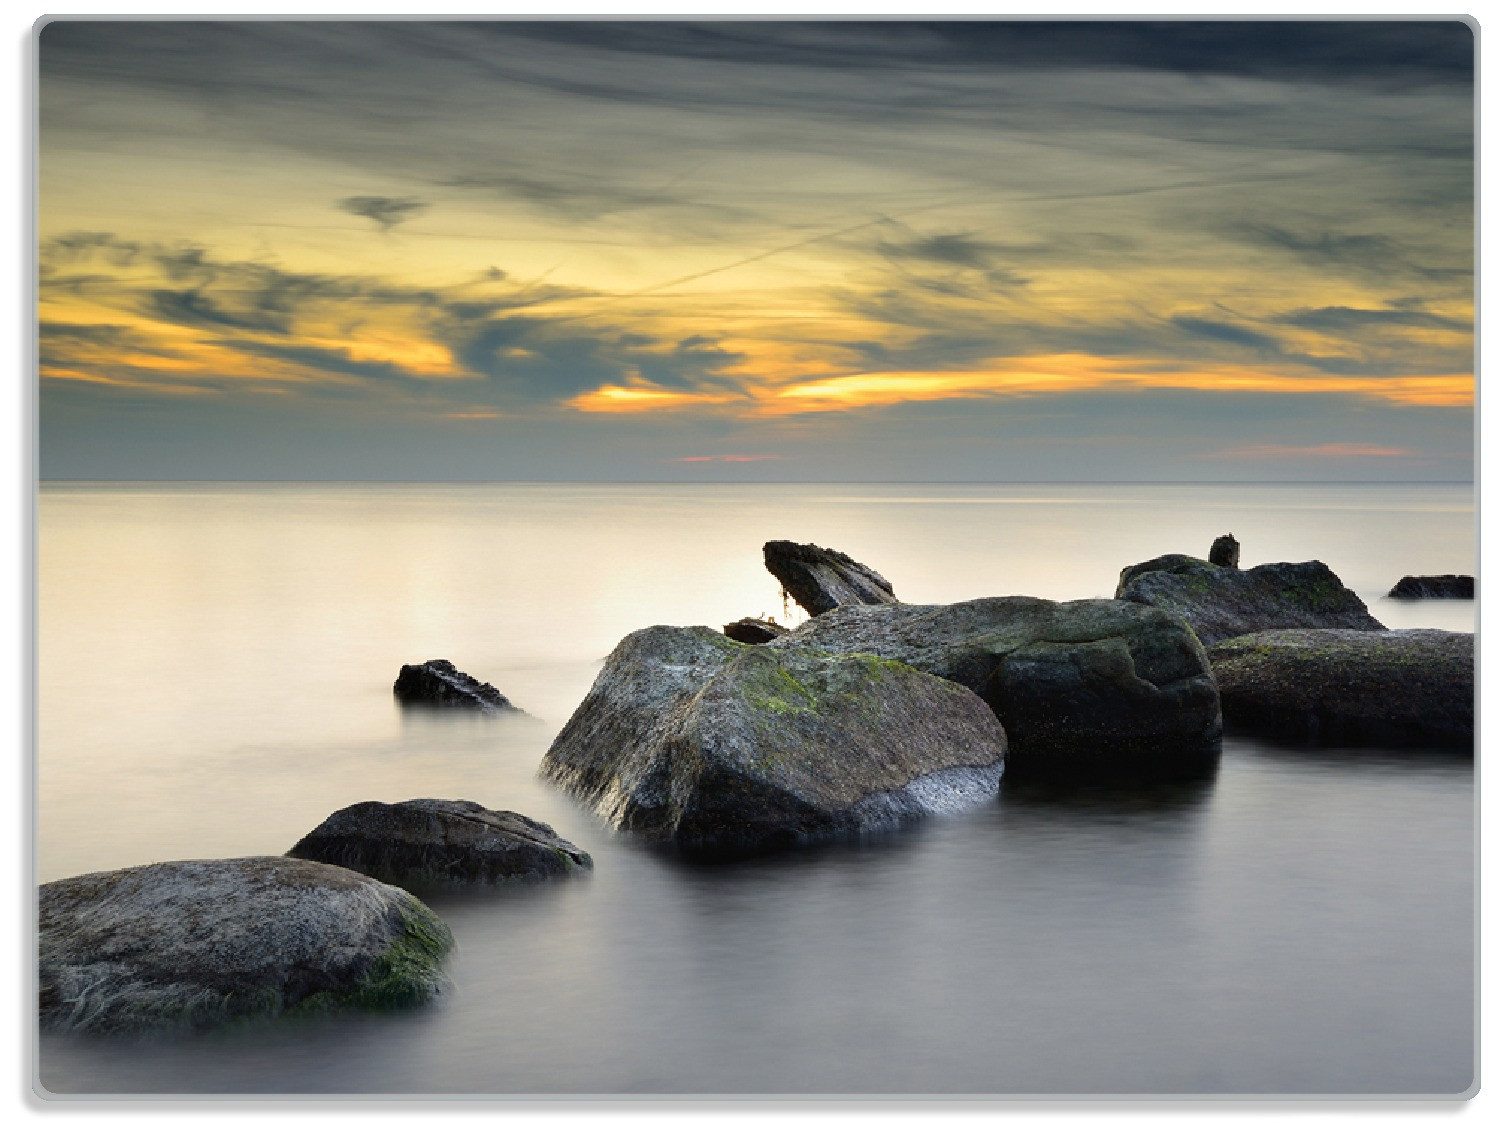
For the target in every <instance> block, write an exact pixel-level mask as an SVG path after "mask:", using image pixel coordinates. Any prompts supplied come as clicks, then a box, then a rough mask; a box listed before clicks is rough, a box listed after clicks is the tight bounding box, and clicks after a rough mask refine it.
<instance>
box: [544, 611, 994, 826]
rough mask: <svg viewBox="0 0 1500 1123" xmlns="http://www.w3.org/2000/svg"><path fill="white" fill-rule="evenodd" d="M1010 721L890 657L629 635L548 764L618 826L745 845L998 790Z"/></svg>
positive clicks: (693, 633)
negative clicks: (1005, 724) (1003, 721)
mask: <svg viewBox="0 0 1500 1123" xmlns="http://www.w3.org/2000/svg"><path fill="white" fill-rule="evenodd" d="M1004 753H1005V733H1004V731H1003V730H1002V729H1001V727H1000V724H999V722H997V721H996V720H995V716H994V715H993V714H992V713H990V711H989V710H988V708H986V707H985V705H984V704H983V703H982V702H981V701H980V700H979V699H978V698H976V697H975V696H974V695H973V694H972V693H970V692H969V691H967V690H964V689H962V688H961V687H957V686H955V685H954V684H952V683H950V682H945V681H944V680H942V679H939V678H935V677H933V676H931V675H926V674H923V673H922V672H920V671H916V670H913V669H912V668H911V667H908V666H905V665H903V664H900V663H896V662H892V661H890V660H884V659H877V658H873V657H871V656H868V655H862V654H861V655H828V654H825V653H822V652H815V651H802V650H774V649H773V647H772V646H747V645H745V644H740V643H736V642H734V641H733V640H731V639H728V638H727V637H725V636H722V635H720V634H718V633H717V632H714V631H712V630H710V629H708V628H671V627H652V628H645V629H643V630H641V631H638V632H634V633H632V634H631V635H629V636H626V637H625V639H623V640H622V641H621V642H620V644H619V646H618V647H616V648H615V650H614V651H613V652H612V653H611V654H610V656H609V658H608V659H607V660H606V661H605V664H604V668H603V670H602V671H601V672H600V673H599V677H598V679H597V680H596V681H595V682H594V685H593V688H592V689H591V690H590V691H589V693H588V696H587V697H585V698H584V700H583V703H582V704H581V705H580V706H579V707H578V710H577V712H576V713H574V715H573V717H572V718H571V719H570V720H569V722H568V724H567V725H566V726H565V727H564V728H563V730H562V732H561V733H559V734H558V736H557V740H556V741H554V742H553V744H552V747H551V748H550V749H549V750H548V752H547V755H546V758H545V760H544V761H543V763H542V772H543V775H544V776H547V777H549V778H551V779H553V780H555V781H557V782H559V783H561V784H562V785H563V786H565V787H566V788H567V789H568V790H570V791H571V792H573V793H574V794H575V795H577V796H579V797H580V798H581V799H583V800H585V801H586V802H588V803H589V804H590V805H591V806H592V807H593V808H594V809H595V810H596V811H597V812H598V813H599V814H601V815H603V816H604V817H605V818H607V819H609V820H610V821H611V822H613V823H614V824H615V825H616V826H618V827H620V828H622V829H626V830H632V831H638V832H641V833H643V834H645V835H647V836H649V837H652V838H656V839H661V840H665V841H669V842H671V843H673V844H675V845H676V846H677V847H678V848H680V849H682V850H684V851H688V852H692V853H698V854H704V855H728V854H741V853H749V852H754V851H761V850H769V849H774V848H776V847H781V846H787V845H793V844H796V843H800V842H803V841H806V840H810V839H816V838H821V837H825V836H829V835H835V834H843V833H849V832H859V831H869V830H880V829H885V828H888V827H892V826H895V825H897V824H899V823H901V822H903V821H905V820H908V819H912V818H915V817H918V816H923V815H931V814H936V813H939V812H947V811H953V810H958V809H960V808H963V807H967V806H970V805H972V804H974V803H977V802H979V801H982V800H988V799H992V798H994V796H995V794H996V791H997V789H998V786H999V778H1000V772H1001V768H1002V758H1003V756H1004Z"/></svg>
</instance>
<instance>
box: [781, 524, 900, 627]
mask: <svg viewBox="0 0 1500 1123" xmlns="http://www.w3.org/2000/svg"><path fill="white" fill-rule="evenodd" d="M764 553H765V558H766V568H767V569H769V570H770V571H771V576H773V577H775V578H776V580H778V581H780V582H781V587H782V588H783V589H785V590H786V591H787V593H788V595H790V596H791V598H792V599H793V600H795V601H796V602H797V603H798V604H800V605H801V606H802V607H803V609H805V610H806V612H807V614H808V615H809V616H817V615H820V614H821V613H824V612H828V611H829V610H830V609H834V608H837V607H838V606H839V605H841V604H896V603H897V601H896V594H895V592H894V591H893V590H892V589H891V583H890V582H889V581H887V580H886V579H885V578H884V577H882V576H880V574H878V573H876V572H875V571H874V570H873V569H871V568H870V567H869V566H867V565H861V564H860V563H859V562H857V561H855V560H854V559H853V558H851V557H850V556H849V555H848V554H841V553H839V552H838V551H837V550H826V549H824V548H823V547H822V546H814V545H812V544H810V543H809V544H805V545H804V544H802V543H798V542H786V541H775V542H767V543H766V545H765V548H764Z"/></svg>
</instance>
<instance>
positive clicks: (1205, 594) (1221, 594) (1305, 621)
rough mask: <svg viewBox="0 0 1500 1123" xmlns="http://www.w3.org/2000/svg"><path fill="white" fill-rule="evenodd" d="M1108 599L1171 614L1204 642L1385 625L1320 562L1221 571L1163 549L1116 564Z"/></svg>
mask: <svg viewBox="0 0 1500 1123" xmlns="http://www.w3.org/2000/svg"><path fill="white" fill-rule="evenodd" d="M1115 597H1116V598H1117V599H1119V600H1125V601H1133V602H1135V603H1136V604H1149V605H1153V606H1155V607H1157V608H1163V609H1166V610H1167V611H1168V612H1175V613H1176V614H1177V615H1179V616H1181V617H1182V618H1183V619H1184V620H1186V621H1187V622H1188V624H1189V625H1190V626H1191V627H1192V629H1193V631H1194V632H1196V633H1197V634H1198V638H1199V639H1200V640H1202V641H1203V646H1204V647H1212V646H1213V645H1214V644H1216V643H1220V642H1222V641H1223V640H1226V639H1229V638H1231V637H1232V636H1243V635H1248V634H1249V633H1251V632H1264V631H1269V630H1271V629H1276V628H1353V629H1358V630H1361V631H1372V632H1374V631H1383V630H1384V629H1385V625H1384V624H1382V623H1380V621H1378V620H1376V619H1375V618H1374V617H1373V616H1371V615H1370V613H1369V610H1368V609H1366V608H1365V602H1364V601H1362V600H1360V599H1359V597H1358V596H1356V595H1355V594H1354V593H1352V592H1351V591H1350V590H1348V589H1346V588H1345V587H1344V583H1343V582H1342V581H1340V580H1339V579H1338V577H1337V576H1336V575H1335V574H1334V572H1333V570H1331V569H1329V568H1328V567H1327V566H1326V565H1324V564H1323V563H1322V562H1320V561H1308V562H1272V563H1270V564H1268V565H1258V566H1255V567H1254V568H1253V569H1225V568H1223V567H1222V566H1217V565H1213V564H1212V563H1210V562H1206V561H1203V560H1202V559H1200V558H1192V557H1188V556H1187V555H1186V554H1165V555H1163V556H1162V557H1159V558H1152V559H1151V560H1150V561H1146V562H1141V563H1140V564H1138V565H1132V566H1127V567H1126V568H1125V569H1124V570H1122V571H1121V572H1120V584H1119V587H1118V588H1116V590H1115Z"/></svg>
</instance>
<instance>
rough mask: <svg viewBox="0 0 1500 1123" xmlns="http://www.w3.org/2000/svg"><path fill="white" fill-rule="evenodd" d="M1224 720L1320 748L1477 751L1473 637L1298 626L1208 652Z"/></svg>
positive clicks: (1426, 631) (1243, 638)
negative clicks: (1399, 747) (1338, 746)
mask: <svg viewBox="0 0 1500 1123" xmlns="http://www.w3.org/2000/svg"><path fill="white" fill-rule="evenodd" d="M1208 656H1209V659H1210V661H1211V662H1212V663H1213V668H1214V675H1215V676H1216V677H1217V678H1218V680H1219V693H1220V697H1221V699H1222V702H1223V707H1224V718H1225V720H1226V721H1229V722H1233V723H1236V724H1239V725H1243V726H1245V727H1247V728H1249V729H1255V730H1258V731H1261V732H1264V733H1268V734H1271V735H1272V736H1277V737H1283V738H1289V739H1293V740H1299V741H1313V742H1318V743H1321V744H1344V745H1402V746H1412V747H1427V748H1448V749H1468V750H1470V751H1472V750H1473V747H1474V637H1473V635H1471V634H1469V633H1468V632H1443V631H1437V630H1433V629H1408V630H1401V631H1390V632H1365V631H1353V630H1345V629H1339V628H1294V629H1287V630H1283V631H1269V632H1256V633H1253V634H1251V635H1248V636H1240V637H1238V638H1237V639H1232V640H1227V641H1225V642H1224V643H1221V644H1219V645H1217V646H1216V647H1213V648H1210V649H1209V653H1208Z"/></svg>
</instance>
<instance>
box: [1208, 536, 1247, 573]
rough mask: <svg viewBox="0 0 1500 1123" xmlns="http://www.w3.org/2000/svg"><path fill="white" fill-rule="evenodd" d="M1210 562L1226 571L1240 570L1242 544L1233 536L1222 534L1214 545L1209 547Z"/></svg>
mask: <svg viewBox="0 0 1500 1123" xmlns="http://www.w3.org/2000/svg"><path fill="white" fill-rule="evenodd" d="M1208 560H1209V561H1210V562H1211V563H1213V564H1214V565H1217V566H1222V567H1223V568H1225V569H1238V568H1239V567H1240V544H1239V542H1238V541H1236V540H1235V537H1234V535H1232V534H1221V535H1219V537H1217V538H1215V539H1214V544H1213V545H1212V546H1210V547H1209V550H1208Z"/></svg>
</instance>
